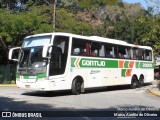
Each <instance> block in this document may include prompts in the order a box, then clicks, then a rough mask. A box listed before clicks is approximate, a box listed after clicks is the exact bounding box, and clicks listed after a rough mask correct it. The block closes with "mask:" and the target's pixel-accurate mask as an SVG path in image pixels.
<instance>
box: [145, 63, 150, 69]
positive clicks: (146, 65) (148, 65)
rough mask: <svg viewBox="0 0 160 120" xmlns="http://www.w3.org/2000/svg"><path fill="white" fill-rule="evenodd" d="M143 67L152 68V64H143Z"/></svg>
mask: <svg viewBox="0 0 160 120" xmlns="http://www.w3.org/2000/svg"><path fill="white" fill-rule="evenodd" d="M143 67H147V68H148V67H152V64H147V63H143Z"/></svg>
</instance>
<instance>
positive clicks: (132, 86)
mask: <svg viewBox="0 0 160 120" xmlns="http://www.w3.org/2000/svg"><path fill="white" fill-rule="evenodd" d="M137 86H138V80H137V77H136V76H133V77H132V81H131V88H132V89H135V88H136V87H137Z"/></svg>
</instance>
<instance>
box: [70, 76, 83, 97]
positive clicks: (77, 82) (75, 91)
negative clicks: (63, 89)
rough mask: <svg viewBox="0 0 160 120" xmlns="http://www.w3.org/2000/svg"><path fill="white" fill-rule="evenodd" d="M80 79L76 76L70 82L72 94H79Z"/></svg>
mask: <svg viewBox="0 0 160 120" xmlns="http://www.w3.org/2000/svg"><path fill="white" fill-rule="evenodd" d="M81 87H82V81H81V80H80V79H78V78H74V80H73V83H72V94H73V95H79V94H80V93H81Z"/></svg>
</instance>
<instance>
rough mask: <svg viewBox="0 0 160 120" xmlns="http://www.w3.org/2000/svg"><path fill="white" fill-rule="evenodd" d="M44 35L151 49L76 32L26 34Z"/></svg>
mask: <svg viewBox="0 0 160 120" xmlns="http://www.w3.org/2000/svg"><path fill="white" fill-rule="evenodd" d="M44 35H62V36H71V37H75V38H81V39H87V40H91V41H93V40H94V41H98V42H106V43H111V44H118V45H124V46H129V47H134V48H143V49H149V50H152V48H151V47H149V46H141V45H134V44H129V43H127V42H125V41H122V40H116V39H111V38H104V37H99V36H83V35H76V34H72V33H64V32H53V33H42V34H35V35H30V36H27V37H26V38H29V37H36V36H44Z"/></svg>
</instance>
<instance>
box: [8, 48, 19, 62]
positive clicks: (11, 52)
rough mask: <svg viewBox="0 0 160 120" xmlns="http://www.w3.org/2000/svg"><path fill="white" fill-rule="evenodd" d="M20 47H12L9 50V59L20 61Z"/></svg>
mask: <svg viewBox="0 0 160 120" xmlns="http://www.w3.org/2000/svg"><path fill="white" fill-rule="evenodd" d="M19 50H20V47H16V48H12V49H10V50H9V60H13V61H18V54H19Z"/></svg>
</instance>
